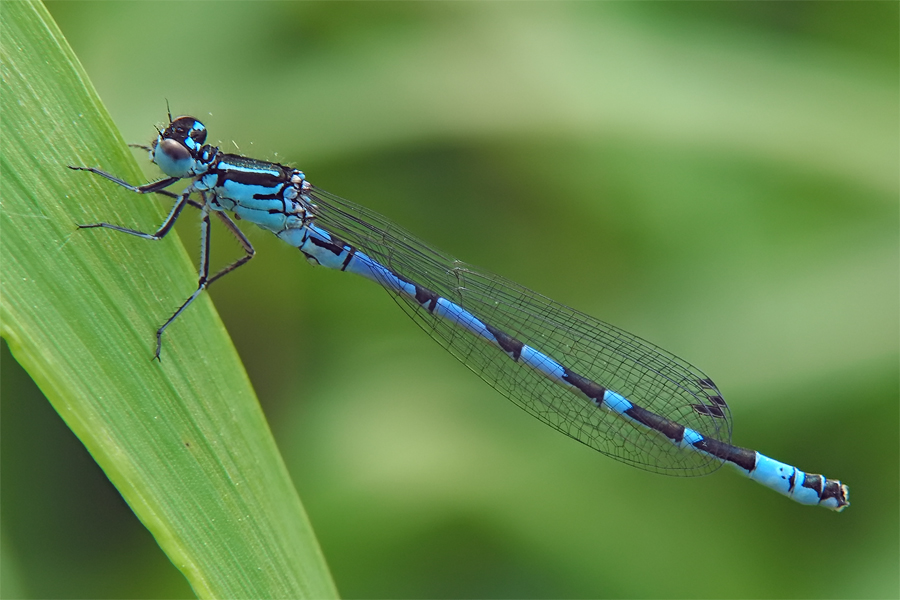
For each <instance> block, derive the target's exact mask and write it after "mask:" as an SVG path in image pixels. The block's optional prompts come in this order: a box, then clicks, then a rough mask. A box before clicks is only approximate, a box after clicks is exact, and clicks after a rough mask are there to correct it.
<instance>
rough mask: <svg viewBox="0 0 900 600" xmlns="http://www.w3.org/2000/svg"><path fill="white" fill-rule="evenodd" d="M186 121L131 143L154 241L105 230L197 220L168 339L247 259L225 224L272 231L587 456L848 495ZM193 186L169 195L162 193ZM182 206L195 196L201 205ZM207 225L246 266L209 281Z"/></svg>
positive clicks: (430, 252)
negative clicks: (350, 276) (217, 224)
mask: <svg viewBox="0 0 900 600" xmlns="http://www.w3.org/2000/svg"><path fill="white" fill-rule="evenodd" d="M206 133H207V132H206V127H205V126H204V125H203V123H201V122H200V121H198V120H197V119H195V118H193V117H179V118H177V119H175V120H172V117H171V115H169V125H168V126H167V127H166V128H165V130H164V131H162V132H160V133H159V135H158V136H157V138H156V140H154V142H153V143H152V144H151V146H139V147H141V148H144V149H145V150H147V151H148V152H149V153H150V160H151V161H152V162H154V163H155V164H156V165H158V166H159V168H160V169H162V171H163V173H165V174H166V178H165V179H161V180H159V181H156V182H152V183H148V184H146V185H142V186H133V185H131V184H129V183H127V182H125V181H124V180H122V179H119V178H118V177H115V176H114V175H111V174H109V173H106V172H105V171H101V170H99V169H95V168H92V167H70V168H72V169H76V170H84V171H90V172H92V173H95V174H97V175H100V176H101V177H104V178H106V179H109V180H110V181H112V182H114V183H116V184H118V185H120V186H122V187H124V188H126V189H128V190H131V191H133V192H138V193H140V194H148V193H156V194H163V195H166V196H169V197H171V198H174V199H175V205H174V206H173V207H172V210H171V211H170V212H169V214H168V216H167V217H166V219H165V220H164V221H163V223H162V225H161V226H160V227H159V229H157V230H156V231H155V232H154V233H144V232H141V231H138V230H135V229H128V228H125V227H121V226H118V225H111V224H109V223H95V224H91V225H80V227H82V228H92V227H104V228H107V229H113V230H116V231H120V232H123V233H128V234H130V235H135V236H138V237H141V238H144V239H149V240H158V239H161V238H163V237H165V235H166V234H167V233H168V232H169V231H171V229H172V225H173V224H174V223H175V221H176V219H177V218H178V216H179V215H180V214H181V212H182V210H183V209H184V207H185V206H186V205H190V206H193V207H194V208H197V209H199V210H200V214H201V256H200V273H199V275H200V276H199V284H198V286H197V290H196V291H195V292H194V293H193V294H192V295H191V296H190V297H189V298H188V299H187V300H186V301H185V302H184V304H182V305H181V307H179V308H178V310H177V311H175V314H173V315H172V316H171V317H170V318H169V320H168V321H166V322H165V323H164V324H163V325H162V327H160V328H159V330H158V331H157V332H156V354H155V357H156V358H157V359H158V358H159V355H160V351H161V349H162V335H163V332H164V331H165V330H166V328H167V327H168V326H169V325H171V324H172V322H173V321H174V320H175V319H176V318H177V317H178V315H180V314H181V313H182V312H183V311H184V310H185V309H186V308H187V307H188V306H190V304H191V302H193V301H194V300H195V299H196V298H197V296H198V295H199V294H200V293H201V292H202V291H203V290H204V289H206V288H207V287H208V286H209V285H210V284H211V283H212V282H214V281H215V280H217V279H219V278H220V277H222V276H223V275H225V274H227V273H229V272H231V271H233V270H234V269H236V268H238V267H240V266H241V265H243V264H244V263H246V262H247V261H249V260H250V259H251V258H252V257H253V254H254V250H253V246H252V245H251V244H250V241H249V240H248V239H247V238H246V237H245V236H244V234H243V233H241V231H240V229H238V227H237V225H235V223H234V221H233V220H232V219H231V218H230V217H229V216H228V214H229V213H231V214H233V215H235V216H236V217H239V218H240V219H242V220H244V221H248V222H250V223H254V224H256V225H258V226H260V227H262V228H263V229H266V230H268V231H271V232H272V233H274V234H275V235H276V236H278V237H279V238H280V239H282V240H284V241H285V242H287V243H288V244H290V245H292V246H295V247H297V248H298V249H299V250H300V252H302V253H303V255H304V256H305V257H306V258H307V260H308V261H309V262H310V263H312V264H315V265H321V266H324V267H328V268H330V269H336V270H339V271H346V272H349V273H355V274H357V275H361V276H363V277H365V278H367V279H370V280H372V281H374V282H376V283H378V284H379V285H381V286H382V287H383V288H384V289H386V290H387V291H388V292H389V293H390V294H391V295H392V296H393V298H394V299H395V300H396V301H397V303H398V304H399V305H400V307H401V308H403V309H404V311H406V313H407V314H408V315H409V316H410V317H412V319H413V320H414V321H415V322H416V323H418V325H419V326H420V327H422V329H424V330H425V332H426V333H428V334H429V335H430V336H431V337H433V338H434V339H435V340H437V342H438V343H439V344H441V345H442V346H443V347H444V348H446V349H447V350H448V351H449V352H450V353H451V354H453V356H455V357H456V358H458V359H459V360H460V361H462V362H463V363H464V364H465V365H466V366H467V367H469V368H470V369H471V370H472V371H474V372H475V373H477V374H478V375H479V376H480V377H481V378H482V379H484V380H485V381H486V382H488V383H489V384H490V385H491V386H493V387H494V388H496V389H497V390H498V391H499V392H500V393H502V394H503V395H505V396H506V397H507V398H509V399H510V400H512V401H513V402H514V403H516V404H517V405H518V406H519V407H521V408H522V409H524V410H525V411H527V412H529V413H531V414H532V415H534V416H536V417H537V418H538V419H540V420H541V421H543V422H545V423H547V424H548V425H550V426H551V427H554V428H555V429H558V430H559V431H561V432H563V433H565V434H566V435H568V436H569V437H572V438H574V439H576V440H578V441H579V442H582V443H583V444H586V445H588V446H590V447H591V448H594V449H595V450H597V451H599V452H601V453H603V454H606V455H607V456H611V457H613V458H615V459H617V460H620V461H622V462H625V463H628V464H630V465H633V466H635V467H638V468H641V469H646V470H648V471H654V472H657V473H665V474H669V475H681V476H693V475H704V474H707V473H710V472H712V471H715V470H716V469H718V468H719V467H721V466H722V465H723V464H725V463H729V464H731V465H734V466H735V467H737V468H738V469H739V470H740V471H741V472H742V473H744V474H745V475H747V476H748V477H750V478H751V479H753V480H754V481H757V482H759V483H762V484H763V485H766V486H768V487H770V488H772V489H774V490H775V491H777V492H780V493H782V494H784V495H786V496H789V497H790V498H793V499H794V500H796V501H797V502H800V503H802V504H819V505H821V506H825V507H827V508H830V509H833V510H837V511H840V510H842V509H844V508H845V507H846V506H849V502H848V501H847V497H848V490H847V486H845V485H843V484H842V483H841V482H840V481H837V480H834V479H827V478H825V477H823V476H822V475H814V474H810V473H806V472H804V471H801V470H799V469H797V468H795V467H792V466H790V465H787V464H785V463H782V462H779V461H776V460H773V459H771V458H769V457H767V456H764V455H762V454H760V453H759V452H755V451H753V450H748V449H746V448H740V447H737V446H733V445H731V443H730V441H731V428H732V421H731V411H730V409H729V408H728V405H727V404H726V403H725V400H724V399H723V398H722V395H721V394H720V393H719V390H718V389H717V388H716V385H715V384H714V383H713V381H712V380H711V379H710V378H709V377H707V376H706V375H705V374H704V373H703V372H701V371H700V370H699V369H697V368H696V367H694V366H692V365H690V364H689V363H687V362H685V361H684V360H681V359H680V358H678V357H676V356H674V355H672V354H670V353H669V352H666V351H665V350H663V349H661V348H658V347H656V346H654V345H653V344H650V343H649V342H646V341H644V340H642V339H641V338H638V337H636V336H634V335H631V334H629V333H627V332H625V331H622V330H621V329H618V328H616V327H614V326H612V325H609V324H606V323H603V322H601V321H599V320H597V319H595V318H593V317H590V316H588V315H585V314H583V313H580V312H578V311H576V310H573V309H571V308H569V307H567V306H564V305H562V304H558V303H556V302H553V301H552V300H550V299H549V298H546V297H544V296H542V295H540V294H537V293H535V292H533V291H531V290H529V289H527V288H524V287H522V286H520V285H517V284H515V283H513V282H511V281H509V280H507V279H504V278H502V277H499V276H497V275H492V274H489V273H486V272H485V271H482V270H479V269H476V268H474V267H472V266H470V265H467V264H465V263H463V262H460V261H458V260H456V259H455V258H453V257H452V256H450V255H448V254H445V253H443V252H440V251H438V250H436V249H434V248H432V247H431V246H429V245H427V244H425V243H424V242H421V241H419V240H418V239H416V238H415V237H413V236H412V235H410V234H409V233H407V232H406V231H404V230H403V229H401V228H399V227H397V226H396V225H394V224H393V223H391V222H390V221H388V220H387V219H386V218H385V217H383V216H381V215H379V214H377V213H375V212H373V211H371V210H368V209H365V208H363V207H361V206H358V205H356V204H353V203H352V202H349V201H347V200H344V199H343V198H340V197H338V196H335V195H334V194H330V193H328V192H326V191H324V190H321V189H319V188H317V187H315V186H314V185H312V184H311V183H309V182H308V181H307V180H306V176H305V175H304V174H303V173H302V172H301V171H298V170H296V169H293V168H291V167H287V166H284V165H280V164H277V163H272V162H265V161H261V160H255V159H252V158H247V157H244V156H240V155H235V154H227V153H225V152H222V151H221V150H219V148H217V147H214V146H211V145H207V144H206ZM181 179H189V180H191V183H190V185H189V186H188V187H187V189H185V190H184V191H183V192H182V193H180V194H175V193H173V192H170V191H168V190H166V188H168V187H169V186H171V185H172V184H174V183H175V182H176V181H179V180H181ZM191 196H195V197H199V201H197V200H194V199H192V198H191ZM210 214H214V215H215V216H216V217H217V218H219V219H220V220H221V221H222V223H224V224H225V227H227V228H228V230H229V231H231V233H232V234H233V235H234V236H235V237H236V238H237V239H238V241H239V242H240V244H241V246H242V247H243V249H244V252H245V254H244V256H243V257H242V258H240V259H239V260H237V261H236V262H234V263H232V264H231V265H229V266H227V267H225V268H224V269H222V270H221V271H219V272H218V273H216V274H215V275H213V276H210V275H209V240H210Z"/></svg>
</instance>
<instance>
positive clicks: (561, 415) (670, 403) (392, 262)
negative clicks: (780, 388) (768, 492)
mask: <svg viewBox="0 0 900 600" xmlns="http://www.w3.org/2000/svg"><path fill="white" fill-rule="evenodd" d="M309 195H310V199H311V200H312V201H313V203H314V204H315V205H316V207H317V208H316V209H315V210H314V214H315V223H316V224H317V225H318V226H319V227H321V228H323V229H325V230H327V231H329V232H330V233H331V234H333V235H334V236H336V237H338V238H340V239H342V240H343V241H345V242H347V243H349V244H350V245H352V246H354V247H355V248H357V249H358V250H359V251H361V252H363V253H365V254H366V255H368V256H369V257H370V258H372V259H374V260H376V261H378V262H379V263H381V264H382V265H383V266H385V267H387V268H388V269H390V270H391V271H393V272H394V273H395V274H397V275H399V276H400V277H402V278H405V279H407V280H409V281H411V282H413V283H416V284H418V285H420V286H424V287H426V288H428V289H430V290H431V291H433V292H436V293H437V294H439V295H441V296H443V297H444V298H446V299H447V300H450V301H452V302H455V303H456V304H458V305H459V306H461V307H462V308H464V309H465V310H467V311H469V312H470V313H472V314H473V315H474V316H476V317H477V318H478V319H479V320H481V321H482V322H483V323H485V324H486V325H490V326H493V327H495V328H497V329H500V330H502V331H503V332H505V333H506V334H508V335H510V336H513V337H515V338H516V339H518V340H520V341H522V342H524V343H525V344H527V345H529V346H531V347H532V348H534V349H536V350H539V351H541V352H543V353H544V354H546V355H548V356H549V357H551V358H552V359H553V360H555V361H557V362H558V363H560V364H562V365H563V366H565V367H567V368H569V369H570V370H572V371H574V372H575V373H578V374H579V375H581V376H583V377H586V378H588V379H591V380H593V381H594V382H596V383H599V384H600V385H602V386H603V387H605V388H607V389H610V390H613V391H615V392H618V393H619V394H621V395H623V396H625V397H626V398H627V399H628V400H629V401H631V402H632V403H634V404H638V405H640V406H642V407H643V408H645V409H647V410H650V411H652V412H654V413H656V414H658V415H660V416H663V417H665V418H667V419H670V420H672V421H675V422H676V423H679V424H681V425H684V426H686V427H690V428H691V429H693V430H695V431H697V432H700V433H701V434H703V435H704V436H707V437H709V438H713V439H716V440H720V441H723V442H728V443H730V439H731V413H730V411H729V409H728V407H727V405H725V403H724V401H723V400H722V399H721V396H720V395H719V392H718V390H717V389H716V388H715V385H714V384H713V383H712V381H710V380H709V378H708V377H707V376H706V375H704V374H703V373H702V372H701V371H700V370H699V369H697V368H695V367H693V366H691V365H690V364H689V363H687V362H685V361H683V360H681V359H680V358H678V357H677V356H674V355H673V354H670V353H668V352H666V351H665V350H662V349H661V348H658V347H656V346H654V345H653V344H650V343H648V342H646V341H644V340H642V339H640V338H638V337H636V336H634V335H631V334H630V333H627V332H625V331H622V330H621V329H618V328H616V327H614V326H612V325H609V324H607V323H604V322H602V321H599V320H597V319H595V318H593V317H591V316H589V315H586V314H583V313H580V312H578V311H576V310H573V309H571V308H569V307H567V306H565V305H562V304H559V303H557V302H554V301H553V300H550V299H549V298H546V297H545V296H542V295H540V294H538V293H536V292H533V291H531V290H529V289H527V288H525V287H523V286H520V285H518V284H516V283H514V282H512V281H509V280H507V279H504V278H503V277H500V276H497V275H493V274H490V273H486V272H484V271H480V270H478V269H475V268H474V267H472V266H470V265H467V264H465V263H463V262H460V261H458V260H456V259H455V258H453V257H452V256H450V255H447V254H444V253H443V252H439V251H438V250H435V249H434V248H432V247H430V246H428V245H427V244H425V243H423V242H421V241H420V240H418V239H416V238H415V237H413V236H412V235H410V234H409V233H407V232H406V231H404V230H403V229H401V228H399V227H398V226H396V225H395V224H393V223H391V222H390V221H389V220H387V219H386V218H385V217H383V216H381V215H379V214H378V213H375V212H373V211H371V210H368V209H366V208H363V207H361V206H358V205H356V204H354V203H352V202H349V201H348V200H344V199H342V198H340V197H338V196H335V195H333V194H331V193H329V192H326V191H324V190H320V189H318V188H315V187H313V188H312V189H311V192H310V194H309ZM391 295H392V296H394V298H395V300H396V301H397V303H398V304H399V305H400V307H401V308H403V310H404V311H405V312H406V313H407V314H408V315H409V316H410V317H412V319H413V320H414V321H415V322H416V323H418V324H419V326H420V327H421V328H422V329H424V330H425V332H426V333H428V334H429V335H430V336H431V337H433V338H434V339H435V340H437V342H438V343H439V344H441V345H442V346H443V347H444V348H446V349H447V350H448V351H449V352H450V353H451V354H453V356H455V357H456V358H458V359H459V360H460V361H462V362H463V364H465V365H466V366H467V367H469V368H470V369H471V370H472V371H474V372H475V373H477V374H478V375H479V376H480V377H481V378H482V379H484V380H485V381H487V382H488V383H489V384H490V385H491V386H493V387H494V388H496V389H497V390H498V391H500V392H501V393H502V394H503V395H504V396H506V397H507V398H509V399H510V400H512V401H513V402H515V403H516V404H517V405H518V406H520V407H521V408H523V409H524V410H525V411H527V412H529V413H531V414H532V415H534V416H536V417H537V418H538V419H540V420H541V421H543V422H545V423H547V424H548V425H550V426H551V427H554V428H555V429H558V430H559V431H561V432H563V433H565V434H566V435H568V436H570V437H572V438H574V439H576V440H578V441H579V442H582V443H584V444H586V445H588V446H590V447H591V448H594V449H595V450H597V451H599V452H602V453H603V454H606V455H607V456H611V457H613V458H616V459H618V460H620V461H622V462H625V463H628V464H630V465H633V466H636V467H639V468H642V469H646V470H649V471H653V472H657V473H664V474H669V475H682V476H690V475H703V474H706V473H709V472H712V471H714V470H715V469H717V468H719V467H720V466H721V462H720V461H719V460H717V459H715V458H713V457H710V456H707V455H705V454H702V453H698V452H696V451H693V450H690V449H683V448H679V447H678V446H676V445H674V444H673V443H671V441H669V440H668V439H666V438H665V437H664V436H662V435H660V434H657V433H655V432H653V431H650V430H647V429H646V428H643V427H641V426H638V425H635V424H633V423H632V422H631V421H629V420H627V419H624V418H622V417H620V416H617V415H616V414H613V413H610V412H608V411H605V410H600V409H598V408H597V407H596V406H595V405H594V404H593V403H592V402H591V401H590V400H588V399H586V398H585V397H583V396H581V395H580V394H576V393H573V392H572V390H571V388H568V387H565V386H562V385H559V384H556V383H554V382H553V381H551V380H548V379H547V378H545V377H543V376H542V375H540V374H538V373H537V372H535V371H534V370H532V369H531V368H529V367H527V366H524V365H522V364H521V363H519V362H515V361H513V360H512V359H511V358H510V357H509V356H508V355H507V354H506V353H505V352H503V351H501V350H500V349H499V348H497V347H495V346H494V345H492V344H490V343H487V342H485V341H484V340H483V339H482V338H480V337H478V336H477V335H474V334H472V333H470V332H469V331H467V330H466V329H464V328H461V327H458V326H456V325H454V324H453V323H451V322H448V321H446V320H444V319H441V318H440V317H437V316H435V315H434V314H432V313H431V312H429V311H428V310H427V309H426V308H425V307H423V306H422V305H420V304H419V303H418V302H416V301H415V300H414V299H410V298H409V297H407V296H405V295H402V294H397V293H394V292H391ZM697 407H701V409H699V410H698V408H697ZM702 407H707V408H709V411H708V412H707V413H706V414H704V411H703V409H702Z"/></svg>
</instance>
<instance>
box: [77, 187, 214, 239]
mask: <svg viewBox="0 0 900 600" xmlns="http://www.w3.org/2000/svg"><path fill="white" fill-rule="evenodd" d="M125 185H127V184H125ZM136 189H137V188H136ZM156 191H158V190H156ZM141 193H145V192H141ZM170 193H171V192H170ZM190 194H191V188H188V189H186V190H185V191H184V192H183V193H182V194H181V195H180V196H176V198H177V201H176V202H175V206H173V207H172V210H171V211H169V216H167V217H166V219H165V221H163V222H162V225H160V226H159V229H157V230H156V233H144V232H143V231H137V230H136V229H128V228H126V227H119V226H118V225H110V224H109V223H91V224H89V225H79V226H78V228H79V229H93V228H94V227H104V228H106V229H113V230H115V231H121V232H122V233H127V234H129V235H136V236H138V237H140V238H144V239H145V240H161V239H162V238H164V237H165V236H166V234H167V233H169V231H171V230H172V225H174V224H175V221H176V220H177V219H178V215H180V214H181V211H182V209H184V207H185V205H186V204H187V203H188V202H189V200H188V196H190ZM194 204H196V203H194Z"/></svg>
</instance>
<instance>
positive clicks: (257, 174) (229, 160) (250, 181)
mask: <svg viewBox="0 0 900 600" xmlns="http://www.w3.org/2000/svg"><path fill="white" fill-rule="evenodd" d="M229 167H234V168H229ZM214 168H215V169H216V171H217V172H218V181H217V185H218V186H219V187H221V186H222V184H224V183H225V181H234V182H235V183H239V184H243V185H256V186H261V187H269V188H274V187H276V186H279V185H282V184H285V183H287V182H288V181H289V180H290V175H291V173H292V170H290V169H288V168H287V167H284V166H282V165H279V164H277V163H270V162H265V161H261V160H254V159H252V158H247V157H245V156H238V155H236V154H224V155H222V154H220V155H219V156H218V158H217V161H216V162H215V163H214ZM273 171H274V173H273ZM282 189H283V185H282ZM279 192H280V190H279Z"/></svg>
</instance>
